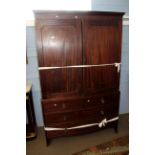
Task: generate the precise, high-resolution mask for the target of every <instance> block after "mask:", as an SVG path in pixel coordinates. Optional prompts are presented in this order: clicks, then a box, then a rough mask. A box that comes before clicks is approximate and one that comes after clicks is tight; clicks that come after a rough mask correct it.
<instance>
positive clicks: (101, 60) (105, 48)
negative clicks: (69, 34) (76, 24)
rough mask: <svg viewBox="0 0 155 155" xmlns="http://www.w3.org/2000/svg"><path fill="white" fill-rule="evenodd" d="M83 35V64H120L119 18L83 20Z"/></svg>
mask: <svg viewBox="0 0 155 155" xmlns="http://www.w3.org/2000/svg"><path fill="white" fill-rule="evenodd" d="M83 33H84V34H83V42H84V52H85V64H90V65H92V64H95V65H96V64H110V63H114V62H120V54H121V18H119V17H115V18H114V17H113V18H106V17H102V18H101V17H96V18H93V19H89V18H88V19H85V20H84V22H83Z"/></svg>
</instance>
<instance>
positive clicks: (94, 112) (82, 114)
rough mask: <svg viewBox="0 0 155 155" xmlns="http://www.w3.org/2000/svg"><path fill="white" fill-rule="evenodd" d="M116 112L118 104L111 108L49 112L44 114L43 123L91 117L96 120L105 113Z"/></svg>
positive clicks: (104, 115) (111, 113) (101, 117)
mask: <svg viewBox="0 0 155 155" xmlns="http://www.w3.org/2000/svg"><path fill="white" fill-rule="evenodd" d="M117 113H118V106H117V105H115V106H114V107H113V108H111V107H108V108H105V107H103V106H102V107H97V108H95V109H88V110H79V111H74V112H65V113H54V114H53V113H51V114H44V122H45V125H46V126H48V125H49V124H53V123H63V122H73V121H81V120H82V121H85V120H89V119H92V121H93V118H97V119H98V120H100V119H101V120H102V119H103V118H104V117H106V116H107V115H111V116H112V115H113V114H117Z"/></svg>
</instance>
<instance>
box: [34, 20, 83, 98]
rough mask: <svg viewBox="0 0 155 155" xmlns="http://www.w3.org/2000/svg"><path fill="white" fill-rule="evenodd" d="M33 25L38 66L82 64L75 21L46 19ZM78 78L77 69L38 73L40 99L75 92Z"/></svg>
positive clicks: (79, 30)
mask: <svg viewBox="0 0 155 155" xmlns="http://www.w3.org/2000/svg"><path fill="white" fill-rule="evenodd" d="M36 23H37V24H36V30H37V31H36V32H37V44H38V58H39V67H64V66H72V65H81V64H82V49H81V21H80V20H79V19H57V20H56V19H53V20H52V19H50V20H48V19H46V20H40V21H37V22H36ZM81 78H82V70H81V69H80V68H79V69H78V68H75V69H74V68H72V69H71V68H69V69H66V68H65V69H63V68H61V69H49V70H40V80H41V87H42V93H43V98H48V97H50V96H51V95H52V96H53V95H63V96H64V95H67V94H70V93H73V94H74V93H78V92H79V90H80V88H81V83H82V82H81Z"/></svg>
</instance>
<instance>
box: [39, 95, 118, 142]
mask: <svg viewBox="0 0 155 155" xmlns="http://www.w3.org/2000/svg"><path fill="white" fill-rule="evenodd" d="M42 108H43V114H44V124H45V133H46V139H47V141H48V140H49V139H51V138H54V137H58V136H67V135H76V134H82V133H89V132H92V131H96V130H100V129H104V128H108V127H113V128H115V130H117V123H118V118H119V117H118V109H119V92H113V93H106V94H98V95H92V96H91V95H90V96H76V97H70V98H51V99H46V100H42Z"/></svg>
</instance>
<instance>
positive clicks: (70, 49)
mask: <svg viewBox="0 0 155 155" xmlns="http://www.w3.org/2000/svg"><path fill="white" fill-rule="evenodd" d="M122 15H123V13H115V12H69V11H64V12H63V11H59V12H56V11H35V19H36V21H35V22H36V35H37V47H38V58H39V67H62V66H74V65H85V64H86V65H97V64H109V63H115V62H120V53H121V26H122V20H121V19H122Z"/></svg>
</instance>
